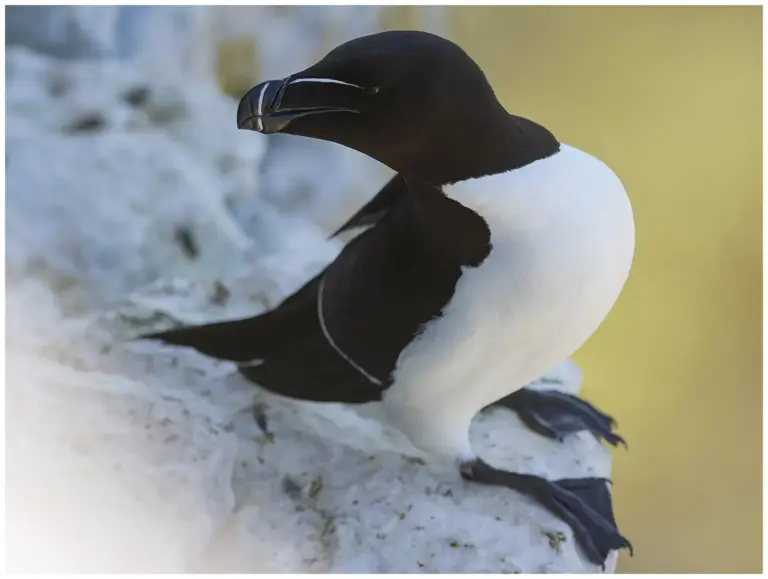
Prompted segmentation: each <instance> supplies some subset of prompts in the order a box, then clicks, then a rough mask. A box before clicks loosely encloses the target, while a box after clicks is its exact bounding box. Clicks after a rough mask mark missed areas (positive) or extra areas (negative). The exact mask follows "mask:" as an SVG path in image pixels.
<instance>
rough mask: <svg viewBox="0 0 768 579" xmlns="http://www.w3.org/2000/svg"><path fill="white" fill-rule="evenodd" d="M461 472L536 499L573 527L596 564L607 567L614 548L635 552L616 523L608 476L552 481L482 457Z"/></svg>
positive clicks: (475, 479) (480, 481)
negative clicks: (507, 468)
mask: <svg viewBox="0 0 768 579" xmlns="http://www.w3.org/2000/svg"><path fill="white" fill-rule="evenodd" d="M461 475H462V477H463V478H464V479H465V480H469V481H474V482H478V483H482V484H488V485H496V486H505V487H508V488H511V489H513V490H516V491H518V492H520V493H523V494H525V495H528V496H530V497H532V498H534V499H536V501H538V502H539V503H540V504H541V505H542V506H543V507H545V508H546V509H547V510H548V511H549V512H551V513H552V514H554V515H555V516H557V517H558V518H560V519H561V520H563V521H564V522H565V523H567V524H568V526H569V527H571V529H572V530H573V536H574V538H575V540H576V543H577V544H578V545H579V547H580V548H581V549H582V551H583V552H584V554H585V555H586V557H587V559H589V561H590V562H592V563H594V564H595V565H601V566H602V567H603V568H605V560H606V559H607V557H608V555H609V554H610V552H611V551H613V550H617V549H622V548H627V549H629V553H630V555H631V554H632V544H631V543H630V542H629V541H628V540H627V539H625V538H624V537H623V536H622V535H621V533H619V530H618V529H617V527H616V520H615V518H614V516H613V507H612V504H611V495H610V492H609V490H608V487H607V484H606V483H608V480H607V479H603V478H595V477H590V478H578V479H561V480H557V481H548V480H546V479H543V478H541V477H538V476H535V475H529V474H519V473H514V472H508V471H503V470H499V469H496V468H493V467H492V466H490V465H489V464H487V463H485V462H483V461H482V460H480V459H476V460H474V461H473V462H470V463H466V464H464V465H462V469H461Z"/></svg>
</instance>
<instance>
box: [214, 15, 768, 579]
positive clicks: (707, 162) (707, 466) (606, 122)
mask: <svg viewBox="0 0 768 579" xmlns="http://www.w3.org/2000/svg"><path fill="white" fill-rule="evenodd" d="M447 10H449V13H448V27H449V31H448V32H449V34H450V36H451V37H452V39H453V40H455V41H457V42H458V43H459V44H461V45H462V46H463V47H464V48H465V49H466V50H467V52H469V53H470V54H471V55H472V56H473V57H474V58H475V59H476V60H477V61H478V63H479V64H480V65H481V66H482V68H483V69H484V70H485V71H486V74H487V75H488V77H489V79H490V81H491V84H492V85H493V86H494V87H495V89H496V91H497V93H498V95H499V97H500V99H501V100H502V102H503V103H504V104H505V105H506V107H507V109H508V110H509V111H510V112H514V113H515V114H519V115H522V116H526V117H530V118H532V119H535V120H536V121H538V122H540V123H542V124H543V125H545V126H546V127H548V128H549V129H551V130H552V131H553V132H554V133H555V134H556V135H557V136H558V137H559V139H560V140H561V141H563V142H566V143H569V144H572V145H574V146H577V147H579V148H582V149H584V150H586V151H588V152H589V153H591V154H593V155H595V156H597V157H599V158H601V159H602V160H604V161H605V162H606V163H607V164H608V165H609V166H611V167H612V168H613V169H614V170H615V171H616V172H617V173H618V175H619V176H620V177H621V179H622V181H623V182H624V184H625V185H626V187H627V189H628V191H629V195H630V197H631V199H632V204H633V207H634V211H635V221H636V228H637V249H636V253H635V263H634V268H633V271H632V274H631V276H630V279H629V282H628V284H627V286H626V289H625V291H624V293H623V295H622V297H621V298H620V300H619V302H618V304H617V305H616V306H615V308H614V309H613V311H612V312H611V314H610V316H609V317H608V319H607V320H606V322H605V323H604V324H603V325H602V326H601V327H600V329H599V330H598V331H597V333H596V334H595V335H594V336H593V337H592V338H591V339H590V340H589V342H588V343H587V344H586V345H585V346H584V347H583V348H582V349H581V350H580V351H579V352H578V354H577V355H576V361H577V362H578V363H579V364H580V365H581V367H582V368H583V370H584V375H585V386H584V394H585V395H586V396H587V397H589V398H591V399H592V400H593V401H595V402H596V403H597V404H598V405H599V406H600V407H602V408H603V409H605V410H607V411H608V412H610V413H612V414H614V415H615V416H616V417H617V418H618V419H619V427H620V432H621V433H622V434H623V435H624V436H625V437H626V438H627V439H628V441H629V445H630V450H629V452H625V451H624V450H618V451H616V452H615V453H614V457H615V460H614V475H613V479H614V497H615V503H616V516H617V519H618V521H619V523H620V526H621V529H622V531H623V532H624V533H625V534H626V535H627V536H628V537H629V538H630V539H631V540H632V541H633V543H634V546H635V557H634V558H630V557H628V556H627V555H625V554H622V556H621V558H620V562H619V567H618V570H619V571H624V572H637V573H641V572H647V573H661V572H688V573H693V572H699V573H709V572H711V573H715V572H733V573H738V572H760V571H761V569H762V557H761V553H762V549H761V547H762V398H761V395H762V387H761V384H762V381H761V370H762V368H761V364H762V355H761V344H762V340H761V328H762V315H761V314H762V302H761V298H762V282H761V280H762V269H761V264H762V255H761V234H762V228H761V219H762V217H761V214H762V197H761V192H762V141H761V135H762V108H761V105H762V8H761V7H699V6H692V7H663V6H662V7H629V6H627V7H621V6H618V7H616V6H608V7H554V6H553V7H548V6H537V7H524V6H500V7H454V8H450V9H447ZM423 18H424V12H423V9H422V8H417V7H409V6H401V7H392V8H390V9H388V10H387V11H386V12H385V15H384V22H383V23H382V25H383V27H384V28H421V27H422V24H423ZM221 48H222V50H221V51H220V54H219V62H220V63H227V66H228V67H229V68H230V70H229V71H228V74H223V75H222V81H223V84H224V88H225V89H229V91H230V92H232V93H233V94H237V93H238V91H240V93H242V91H243V90H245V89H247V88H249V87H250V84H251V81H252V79H253V78H254V70H253V63H252V62H244V61H243V58H242V55H243V54H245V53H248V52H249V51H247V50H245V51H242V50H238V47H237V43H236V42H234V43H229V44H228V45H227V46H222V47H221ZM251 54H252V53H251ZM238 56H239V57H240V58H238ZM318 56H320V55H318ZM241 84H242V85H243V86H235V85H241ZM227 85H228V86H227Z"/></svg>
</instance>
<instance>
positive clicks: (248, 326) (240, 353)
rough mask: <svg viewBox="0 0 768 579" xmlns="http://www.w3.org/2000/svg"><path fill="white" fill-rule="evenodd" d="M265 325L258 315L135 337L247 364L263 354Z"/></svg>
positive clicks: (264, 352)
mask: <svg viewBox="0 0 768 579" xmlns="http://www.w3.org/2000/svg"><path fill="white" fill-rule="evenodd" d="M265 325H268V324H265V323H264V320H262V316H257V317H254V318H248V319H244V320H230V321H225V322H217V323H213V324H205V325H201V326H187V327H183V328H176V329H174V330H167V331H164V332H157V333H154V334H146V335H143V336H139V338H138V339H140V340H156V341H158V342H163V343H164V344H169V345H172V346H187V347H190V348H194V349H195V350H197V351H198V352H200V353H201V354H205V355H207V356H211V357H213V358H219V359H221V360H230V361H232V362H248V361H251V360H253V359H255V358H261V357H263V356H264V355H266V351H265V350H266V343H264V342H266V341H267V336H268V333H265V332H263V331H262V330H263V326H265Z"/></svg>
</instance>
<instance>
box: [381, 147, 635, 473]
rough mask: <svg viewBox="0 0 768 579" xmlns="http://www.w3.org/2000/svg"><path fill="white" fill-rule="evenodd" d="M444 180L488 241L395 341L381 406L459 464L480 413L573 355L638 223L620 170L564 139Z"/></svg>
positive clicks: (627, 257)
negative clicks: (500, 166) (496, 167)
mask: <svg viewBox="0 0 768 579" xmlns="http://www.w3.org/2000/svg"><path fill="white" fill-rule="evenodd" d="M444 190H445V193H446V195H448V197H450V198H452V199H454V200H456V201H458V202H460V203H462V204H463V205H465V206H466V207H468V208H470V209H472V210H474V211H476V212H477V213H479V214H480V215H481V216H482V217H483V218H484V219H485V220H486V222H487V223H488V225H489V227H490V230H491V243H492V246H493V247H492V250H491V252H490V255H489V256H488V257H487V258H486V260H485V261H484V262H483V263H482V264H481V265H480V266H479V267H476V268H465V269H464V271H463V273H462V276H461V278H460V279H459V281H458V283H457V285H456V291H455V294H454V296H453V298H452V299H451V301H450V302H449V303H448V305H447V306H446V307H445V309H444V311H443V315H442V317H440V318H438V319H436V320H433V321H432V322H429V323H428V324H427V325H426V326H425V328H424V331H423V332H422V333H421V334H420V335H419V336H418V337H417V338H416V339H415V340H414V341H413V342H411V343H410V344H409V345H408V346H407V347H406V348H405V349H404V350H403V352H402V354H401V355H400V357H399V359H398V362H397V366H396V369H395V372H394V384H393V386H392V387H391V388H390V389H389V390H388V391H387V392H386V395H385V398H384V407H385V409H386V411H387V414H388V417H389V419H390V420H391V421H392V422H393V423H394V424H395V425H396V426H397V427H398V428H399V429H401V430H402V431H403V432H404V433H405V434H406V435H407V436H408V437H409V439H410V440H411V441H412V442H413V444H414V445H415V446H417V447H418V448H421V449H422V450H424V451H426V452H428V453H435V454H438V455H442V456H444V457H446V458H450V459H452V460H456V461H458V462H461V461H466V460H471V459H473V458H474V457H475V454H474V453H473V452H472V449H471V447H470V443H469V432H468V431H469V425H470V422H471V421H472V418H473V417H474V415H475V414H476V413H477V412H479V411H480V410H481V409H482V408H484V407H485V406H487V405H489V404H491V403H493V402H495V401H497V400H499V399H501V398H503V397H504V396H506V395H508V394H511V393H512V392H514V391H516V390H518V389H520V388H522V387H523V386H525V385H526V384H527V383H529V382H531V381H533V380H535V379H537V378H539V377H540V376H541V375H543V374H544V373H546V372H547V371H548V370H549V369H551V368H552V367H553V366H555V365H556V364H557V363H558V362H560V361H562V360H564V359H565V358H567V357H568V356H570V355H571V354H572V353H573V352H574V351H575V350H577V349H578V348H579V347H580V346H581V345H582V344H583V343H584V342H585V341H586V340H587V339H588V338H589V337H590V336H591V335H592V333H593V332H594V331H595V330H596V329H597V327H598V326H599V325H600V324H601V323H602V321H603V319H605V317H606V316H607V314H608V312H609V311H610V310H611V308H612V307H613V305H614V303H615V302H616V300H617V298H618V296H619V293H620V292H621V289H622V288H623V286H624V283H625V282H626V280H627V277H628V275H629V271H630V267H631V264H632V258H633V254H634V243H635V233H634V221H633V216H632V208H631V205H630V202H629V199H628V197H627V194H626V192H625V190H624V186H623V185H622V183H621V181H620V180H619V179H618V177H617V176H616V175H615V174H614V173H613V171H611V169H609V168H608V167H607V166H606V165H605V164H603V163H602V162H601V161H599V160H598V159H596V158H594V157H592V156H590V155H588V154H586V153H584V152H582V151H580V150H578V149H575V148H573V147H569V146H567V145H562V147H561V150H560V152H558V153H557V154H555V155H553V156H551V157H548V158H545V159H542V160H539V161H536V162H534V163H532V164H530V165H527V166H525V167H522V168H520V169H516V170H514V171H509V172H506V173H501V174H497V175H491V176H486V177H482V178H479V179H470V180H467V181H462V182H459V183H456V184H454V185H450V186H446V187H445V188H444ZM426 417H430V418H429V419H427V418H426Z"/></svg>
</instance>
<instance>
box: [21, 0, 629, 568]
mask: <svg viewBox="0 0 768 579" xmlns="http://www.w3.org/2000/svg"><path fill="white" fill-rule="evenodd" d="M206 10H208V12H205V11H202V10H196V11H195V12H194V14H191V13H190V14H191V15H190V14H187V13H184V12H179V13H178V14H177V13H175V12H174V13H173V14H171V13H167V14H169V15H170V16H173V15H174V14H175V15H177V16H183V17H184V18H182V19H181V21H189V22H192V24H190V26H193V25H194V30H195V31H196V33H197V32H200V31H202V30H204V29H206V27H208V28H209V32H210V28H211V27H213V28H214V29H215V26H216V25H215V23H213V24H212V23H210V22H208V23H207V24H206V22H205V20H204V19H203V18H202V16H204V15H205V14H209V15H210V14H217V12H215V10H216V9H215V8H210V9H206ZM230 10H231V9H230ZM251 10H256V9H251ZM336 10H337V11H338V10H340V9H336ZM358 10H360V8H358ZM254 13H258V14H259V15H260V16H261V17H262V19H263V22H262V24H261V28H259V30H260V32H259V34H261V35H262V36H263V37H264V38H266V35H269V34H270V30H272V31H273V32H272V33H273V34H276V32H275V31H280V33H281V34H283V35H289V36H287V37H286V36H284V37H282V38H279V39H278V38H271V39H268V40H269V42H265V45H266V44H270V43H271V44H270V46H273V48H272V49H271V50H274V53H273V57H272V58H278V56H275V55H279V54H280V52H279V50H278V48H279V46H281V43H286V42H287V43H288V44H290V42H291V41H292V42H299V41H302V40H306V41H307V44H306V45H305V47H306V46H314V48H315V49H317V50H320V49H326V48H327V47H326V46H325V43H329V42H332V41H333V39H334V38H335V39H336V40H337V41H338V40H340V39H343V38H344V37H349V36H350V35H354V31H355V30H357V27H360V26H362V27H367V26H372V24H371V22H369V21H367V20H365V18H363V19H362V20H360V19H359V18H358V17H359V14H358V15H357V16H354V15H350V16H349V18H348V19H347V20H344V19H342V20H341V21H339V20H336V22H337V24H336V25H335V27H334V25H331V24H330V23H331V22H332V21H334V18H335V17H332V16H333V14H335V13H333V14H331V12H322V11H317V10H314V11H312V10H307V11H298V14H299V16H298V17H297V20H296V21H295V23H294V24H291V19H290V18H285V17H284V12H282V10H281V9H279V8H270V9H262V10H261V11H257V12H254ZM233 14H235V13H230V15H229V16H227V17H224V16H222V18H223V19H224V20H225V21H226V19H227V18H229V19H230V20H231V19H233V18H235V17H234V16H233ZM350 14H351V13H350ZM365 14H367V16H366V17H368V16H370V13H365ZM185 15H186V16H185ZM170 16H169V18H170ZM187 16H189V18H187ZM353 16H354V17H353ZM174 18H175V16H174ZM323 18H327V19H328V20H327V21H325V23H324V24H323V26H324V28H322V27H321V28H322V29H323V30H325V32H324V33H323V34H322V35H319V36H318V37H317V38H314V37H312V38H308V37H307V38H305V36H304V35H303V31H305V30H306V28H307V27H308V26H309V24H308V22H310V23H311V21H312V19H315V20H322V19H323ZM356 18H357V20H356ZM185 19H186V20H185ZM171 20H173V19H171ZM278 21H279V22H280V23H281V26H280V27H278V26H275V27H273V28H270V26H269V23H270V22H272V23H274V22H278ZM338 22H341V23H342V24H338ZM153 29H154V30H155V31H156V32H155V34H157V35H160V33H159V32H158V31H162V27H161V26H160V25H156V26H155V27H154V28H153ZM160 36H161V35H160ZM187 36H189V35H187ZM187 36H185V35H184V34H180V37H181V38H187ZM215 37H216V35H215V34H213V33H210V34H208V35H207V36H206V35H205V34H202V33H201V36H200V42H199V45H198V46H194V47H192V45H191V44H189V43H188V44H185V46H187V48H185V49H184V50H186V51H187V52H185V54H186V55H187V56H188V57H189V58H192V55H196V56H194V58H202V57H201V56H199V55H205V54H211V53H212V52H213V51H212V49H211V47H209V46H205V42H208V41H211V39H212V38H215ZM190 38H191V37H190ZM188 39H189V38H188ZM329 39H330V40H329ZM310 41H311V42H310ZM312 43H315V44H312ZM333 43H335V42H332V44H333ZM332 44H331V45H332ZM145 56H146V55H145ZM137 62H139V61H137ZM137 62H133V63H132V62H116V61H77V60H72V61H67V62H62V61H55V60H52V59H49V58H47V57H42V56H40V55H37V54H35V53H33V52H30V51H29V50H26V49H23V48H18V47H16V48H10V49H9V50H8V51H7V59H6V71H7V73H6V74H7V79H6V80H7V83H6V99H7V104H6V112H7V115H6V122H7V124H6V130H7V134H6V172H7V194H6V216H7V217H6V229H7V233H6V241H7V244H6V248H7V249H6V259H7V264H8V267H7V273H8V276H7V289H6V291H7V297H6V300H7V306H6V312H7V320H6V326H7V330H6V336H7V345H6V354H7V356H6V360H7V376H6V381H7V385H6V402H7V413H6V415H7V428H6V432H7V435H8V441H7V465H8V470H7V472H8V480H7V493H8V494H7V496H8V515H7V523H8V524H7V529H8V548H7V554H8V562H9V568H10V570H11V571H43V572H89V571H96V572H194V571H210V572H227V571H238V572H282V571H293V572H302V571H312V572H319V571H324V572H348V571H349V572H352V571H354V572H385V571H387V572H395V571H400V572H409V571H414V572H470V571H475V572H502V571H508V572H515V571H518V572H520V571H523V572H525V571H528V572H536V571H574V572H578V571H594V570H595V568H594V567H593V566H591V565H589V564H587V563H586V562H585V560H584V559H583V557H582V556H581V555H580V553H578V551H577V550H576V548H575V545H574V543H573V541H572V539H571V534H570V531H569V530H568V529H567V527H566V526H565V525H564V524H563V523H562V522H560V521H558V520H557V519H555V518H554V517H552V516H550V515H549V514H548V513H547V512H545V511H544V510H543V509H541V508H540V507H538V506H537V505H535V504H533V503H532V502H530V501H529V500H527V499H525V498H523V497H521V496H519V495H517V494H515V493H513V492H512V491H506V490H504V489H491V488H484V487H480V486H477V485H471V484H466V483H464V482H462V481H461V480H460V479H459V477H458V475H457V473H456V472H455V471H454V470H453V469H452V468H450V467H446V466H445V465H439V464H429V465H422V464H419V463H418V461H416V460H414V457H415V456H416V454H415V451H414V449H411V448H409V445H408V444H407V443H406V442H405V441H403V440H402V438H401V437H400V436H399V435H398V434H397V433H396V432H392V431H391V430H389V429H388V428H387V427H385V426H383V425H382V424H380V423H379V422H377V421H376V420H375V419H374V418H372V417H373V416H375V414H376V413H375V408H363V409H360V411H359V412H358V411H357V410H354V409H351V408H348V407H343V406H340V405H313V404H308V403H298V402H292V401H286V400H283V399H279V398H277V397H275V396H272V395H270V394H268V393H265V392H263V391H261V390H259V389H258V388H256V387H254V386H253V385H251V384H248V383H245V382H244V381H243V380H242V379H240V378H239V377H238V376H237V375H236V374H235V373H234V369H233V367H232V366H231V365H229V364H223V363H220V364H217V363H215V362H213V361H211V360H209V359H207V358H205V357H203V356H200V355H197V354H196V353H194V352H192V351H187V350H183V349H171V348H161V347H159V346H158V345H157V344H147V343H141V342H131V341H130V340H129V338H131V337H132V336H135V335H137V334H138V333H141V332H145V331H150V330H152V329H155V328H159V327H165V326H168V325H170V324H171V323H178V322H182V323H200V322H204V321H207V320H213V319H222V318H232V317H241V316H247V315H252V314H254V313H257V312H259V311H262V310H263V309H265V308H268V307H271V306H273V305H275V304H276V303H277V302H278V301H279V300H280V299H282V298H283V297H284V296H286V295H287V294H288V293H290V292H291V291H292V290H294V289H295V288H297V287H298V286H299V285H300V284H301V283H303V282H304V281H305V280H306V279H308V278H309V277H310V276H312V275H313V274H314V273H315V272H317V271H318V270H319V269H320V268H321V267H323V266H324V265H325V264H326V263H328V262H329V261H330V260H332V259H333V258H334V256H335V255H336V253H337V252H338V250H339V244H338V242H335V241H328V240H327V238H326V237H327V236H326V234H327V232H328V231H329V230H330V229H331V228H335V227H337V226H338V225H339V224H340V223H341V222H342V221H343V220H344V219H345V217H346V213H347V212H349V211H352V210H354V209H356V205H360V204H362V202H363V201H364V200H365V199H366V198H369V197H370V196H371V195H373V194H374V193H375V186H371V184H370V181H371V180H373V181H375V182H376V184H377V185H378V184H383V183H384V182H385V180H386V178H387V176H388V172H387V171H386V170H382V169H380V168H378V167H376V168H374V167H373V165H372V164H371V162H370V160H368V159H365V158H364V157H362V156H359V155H356V154H354V153H349V152H344V151H343V150H342V149H339V148H334V147H333V146H328V145H327V144H321V145H326V146H321V147H314V146H304V145H300V144H298V141H297V140H290V139H283V140H280V139H276V140H275V141H276V142H277V141H279V142H278V143H277V144H276V145H275V146H274V147H272V146H270V150H269V151H268V152H267V151H266V149H265V143H266V142H267V140H266V139H263V138H260V137H259V136H258V135H253V134H249V133H243V132H238V131H237V130H236V129H235V123H234V111H235V107H236V102H234V101H233V100H232V99H229V98H227V97H224V96H222V95H220V94H219V93H218V91H217V90H215V89H214V88H212V85H211V84H210V83H209V84H206V83H205V82H203V81H202V80H200V79H198V80H195V81H189V80H188V79H186V78H181V76H174V75H173V74H171V73H170V72H168V70H169V69H168V67H167V66H166V67H164V68H163V70H164V71H165V72H164V73H163V74H162V75H159V74H158V72H157V69H153V68H152V67H149V66H140V65H139V64H137ZM178 62H183V59H179V60H178ZM275 66H277V65H276V64H275ZM203 68H204V67H202V68H201V70H202V69H203ZM153 70H154V72H153ZM177 225H182V226H184V227H186V229H187V233H189V234H190V235H191V237H192V238H193V240H194V244H195V245H196V246H197V247H196V253H197V256H196V257H191V256H190V255H189V252H188V251H187V252H185V251H184V250H183V249H182V247H181V245H182V243H181V242H180V241H179V238H178V237H177V236H175V235H174V233H175V231H176V226H177ZM158 278H160V279H158ZM556 372H558V373H559V374H560V375H561V377H562V378H563V379H564V380H565V382H566V384H565V386H564V387H565V388H566V389H569V390H570V391H576V390H577V389H578V386H579V384H580V382H581V376H580V374H579V372H578V370H577V369H576V368H575V367H574V366H573V365H572V364H570V363H564V364H563V365H561V366H560V367H559V368H557V369H556ZM254 408H256V409H257V411H256V414H258V415H260V416H261V415H263V416H265V417H266V421H267V429H268V431H269V434H265V433H264V432H263V431H261V429H260V428H259V427H258V425H257V424H256V421H255V418H254ZM473 440H474V444H475V446H476V447H477V448H478V449H479V450H480V452H481V454H482V455H483V456H484V458H486V459H487V460H489V461H490V462H493V463H494V464H498V465H499V466H502V467H507V468H511V469H519V470H520V471H525V472H536V473H540V474H543V475H546V476H549V477H562V476H569V477H572V476H579V475H585V474H591V473H595V474H597V475H600V476H605V475H607V474H608V472H609V468H610V457H609V454H608V452H607V451H606V450H605V449H603V448H602V447H601V446H600V445H599V444H598V443H597V442H596V441H595V440H594V439H593V438H592V437H591V436H589V435H586V434H584V435H580V436H574V437H572V438H570V439H568V440H567V441H566V443H564V444H557V443H554V442H551V441H548V440H545V439H543V438H541V437H539V436H537V435H534V434H533V433H531V432H529V431H527V430H526V429H525V428H524V427H522V426H521V424H520V423H519V421H518V420H517V418H516V417H515V416H514V415H513V414H511V413H509V412H505V411H502V410H499V411H492V412H489V413H487V414H485V415H483V416H481V417H478V419H477V421H476V423H475V424H474V425H473ZM558 531H561V532H563V533H565V535H566V536H567V537H568V538H567V540H566V541H564V542H563V543H562V544H559V545H554V546H552V545H550V538H549V537H548V536H547V535H546V533H552V532H558ZM609 563H610V564H609V565H608V568H609V570H611V569H612V566H613V563H614V561H610V562H609Z"/></svg>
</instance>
